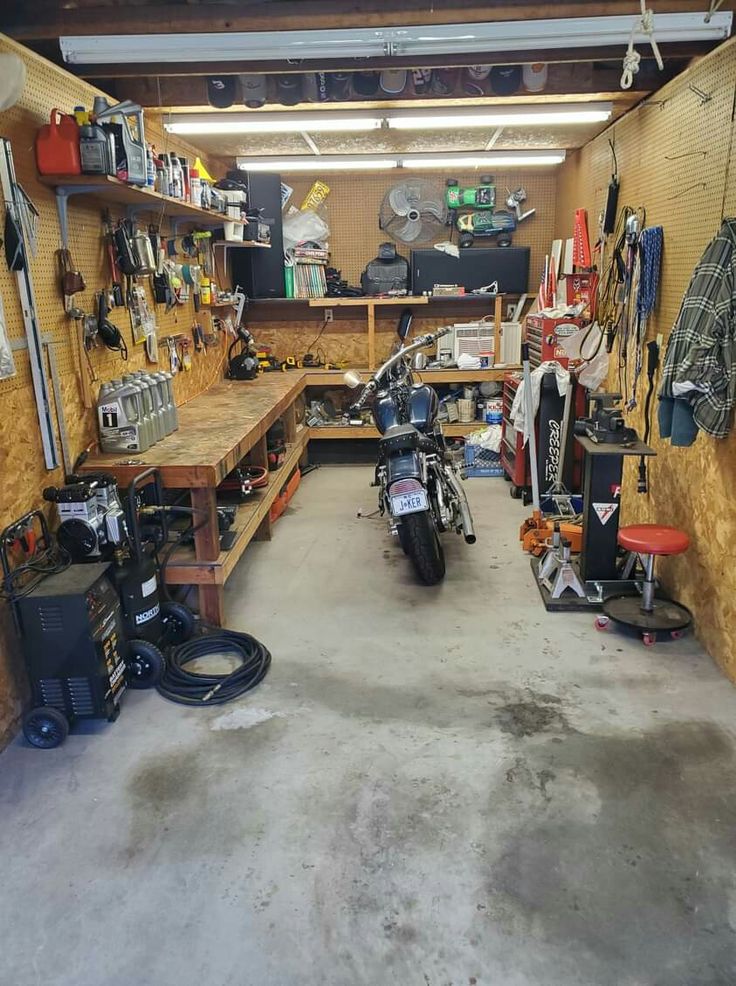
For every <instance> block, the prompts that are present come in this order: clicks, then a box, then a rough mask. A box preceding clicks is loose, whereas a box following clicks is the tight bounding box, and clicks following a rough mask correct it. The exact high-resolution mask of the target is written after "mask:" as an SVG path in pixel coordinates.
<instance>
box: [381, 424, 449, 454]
mask: <svg viewBox="0 0 736 986" xmlns="http://www.w3.org/2000/svg"><path fill="white" fill-rule="evenodd" d="M378 446H379V449H380V450H381V451H382V452H398V451H404V450H405V449H420V450H421V451H423V452H433V451H436V446H435V443H434V440H433V439H431V438H429V437H428V436H427V435H423V434H422V433H421V432H420V431H419V430H418V429H417V428H415V427H414V425H411V424H405V425H392V426H391V427H390V428H388V429H387V430H386V432H385V433H384V435H383V437H382V438H381V440H380V441H379V443H378Z"/></svg>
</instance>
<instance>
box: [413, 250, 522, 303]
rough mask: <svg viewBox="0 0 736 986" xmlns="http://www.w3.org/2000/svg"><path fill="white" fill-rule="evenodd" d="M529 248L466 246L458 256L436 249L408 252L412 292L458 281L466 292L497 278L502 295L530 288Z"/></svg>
mask: <svg viewBox="0 0 736 986" xmlns="http://www.w3.org/2000/svg"><path fill="white" fill-rule="evenodd" d="M529 253H530V250H529V247H515V246H510V247H487V248H484V247H466V249H464V250H461V251H460V256H459V258H455V257H451V256H449V255H448V254H446V253H441V252H440V251H439V250H434V249H431V250H412V251H411V281H412V294H414V295H420V294H423V293H424V292H425V291H431V290H432V288H433V287H434V285H435V284H458V285H460V286H462V287H464V288H465V290H466V291H473V290H475V289H476V288H482V287H484V286H485V285H486V284H491V283H492V282H493V281H498V290H499V292H500V293H504V294H524V293H525V292H527V291H528V290H529Z"/></svg>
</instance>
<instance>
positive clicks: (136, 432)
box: [97, 380, 150, 452]
mask: <svg viewBox="0 0 736 986" xmlns="http://www.w3.org/2000/svg"><path fill="white" fill-rule="evenodd" d="M97 423H98V426H99V430H100V446H101V448H102V451H103V452H145V451H146V449H148V448H150V442H149V440H148V432H147V431H146V428H145V425H144V422H143V402H142V394H141V390H140V388H139V387H138V386H136V385H135V384H124V383H123V381H122V380H110V381H109V382H108V383H103V384H102V386H101V387H100V393H99V397H98V399H97Z"/></svg>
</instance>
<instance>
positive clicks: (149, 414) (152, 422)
mask: <svg viewBox="0 0 736 986" xmlns="http://www.w3.org/2000/svg"><path fill="white" fill-rule="evenodd" d="M122 379H123V383H124V384H127V385H128V386H129V387H137V388H138V390H139V391H140V394H141V402H142V405H143V425H144V428H146V429H147V433H148V435H149V436H150V437H149V445H155V444H156V442H157V441H158V440H159V437H160V436H159V429H158V423H157V420H156V417H155V415H154V405H153V394H152V393H151V388H150V386H149V384H147V383H146V382H145V381H144V380H140V379H139V378H138V377H137V375H136V374H134V373H125V374H123V378H122Z"/></svg>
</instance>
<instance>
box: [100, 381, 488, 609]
mask: <svg viewBox="0 0 736 986" xmlns="http://www.w3.org/2000/svg"><path fill="white" fill-rule="evenodd" d="M504 372H505V369H504V368H500V367H496V368H493V369H490V370H469V371H461V370H435V371H433V370H423V371H422V373H421V377H422V379H423V381H424V382H426V383H433V382H434V383H449V382H470V381H475V380H492V379H502V378H503V374H504ZM367 375H368V374H367V372H366V374H365V376H366V379H367ZM341 384H342V371H340V370H291V371H289V372H287V373H270V374H262V375H260V376H259V377H257V378H256V379H255V380H250V381H239V380H235V381H222V382H220V383H217V384H215V385H214V386H213V387H211V388H210V389H209V390H208V391H207V392H206V393H204V394H201V395H200V396H199V397H196V398H194V400H192V401H190V402H189V403H188V404H185V405H184V406H183V407H180V408H179V429H178V431H175V432H174V433H173V434H172V435H169V436H168V437H167V438H164V439H162V440H161V441H160V442H157V443H156V444H155V445H154V446H152V448H150V449H148V451H146V452H144V453H143V454H142V455H140V456H131V457H126V456H125V455H123V454H113V455H96V456H91V457H90V458H89V459H88V460H87V462H86V463H85V464H84V466H83V469H84V470H86V471H88V472H98V471H105V472H110V473H112V474H113V475H114V476H115V478H116V479H117V481H118V482H119V483H120V485H121V486H124V485H127V484H128V483H130V481H131V480H132V479H133V478H134V477H135V476H137V475H139V474H140V473H141V472H143V471H144V470H146V469H149V468H151V467H155V468H156V469H158V470H159V472H160V474H161V481H162V483H163V485H164V486H165V487H167V488H169V489H188V490H189V491H190V496H191V503H192V507H193V508H194V510H195V511H197V513H196V514H195V518H194V519H195V524H197V523H199V522H200V521H201V520H202V519H204V520H205V521H206V522H205V523H204V524H203V526H202V527H201V528H200V529H199V530H197V531H196V532H195V534H194V547H193V548H189V547H187V548H182V549H181V550H180V551H177V552H176V554H175V555H174V556H173V557H172V559H171V562H170V563H169V564H168V565H167V567H166V581H167V583H168V584H170V585H196V586H197V589H198V592H199V610H200V614H201V615H202V617H203V619H205V620H207V621H209V622H210V623H214V624H217V625H221V624H222V623H223V622H224V618H225V613H224V586H225V582H226V581H227V579H228V577H229V576H230V574H231V573H232V571H233V569H234V568H235V565H236V564H237V562H238V560H239V558H240V557H241V555H242V554H243V552H244V551H245V549H246V547H247V546H248V544H249V542H250V541H252V540H270V537H271V525H270V520H269V511H270V508H271V504H272V503H273V501H274V500H275V499H276V497H277V495H278V493H279V491H280V489H281V486H282V484H283V482H284V481H285V480H286V478H288V476H289V473H290V472H291V471H292V470H293V469H294V467H295V466H296V465H297V464H298V463H299V461H300V459H302V458H303V456H304V452H305V449H306V447H307V443H308V442H309V441H310V438H311V439H314V438H355V437H362V438H375V437H377V435H378V433H377V432H376V431H375V429H373V428H370V427H367V426H366V428H365V429H364V430H363V429H356V428H340V427H334V428H329V429H324V434H321V433H320V432H322V431H323V430H322V429H316V428H312V429H309V428H307V427H305V426H303V425H299V424H297V415H296V408H295V402H296V401H297V399H298V398H299V397H300V395H301V394H302V393H303V391H304V390H305V388H306V387H310V386H323V387H324V386H325V385H327V386H340V385H341ZM279 420H282V421H283V423H284V431H285V438H286V445H287V452H286V460H285V462H284V465H283V466H282V467H281V469H279V470H278V472H276V473H272V474H271V475H270V483H269V485H268V487H267V488H266V489H265V490H264V491H259V493H257V494H254V495H253V498H252V499H250V500H247V501H246V502H245V503H242V504H240V505H239V507H238V512H237V518H236V522H235V528H234V530H235V534H236V537H235V541H234V543H233V545H232V547H231V548H230V549H229V550H228V551H220V540H219V533H218V524H217V486H218V484H219V483H220V482H222V480H223V479H224V478H225V477H226V476H227V475H228V473H230V472H231V471H232V470H233V469H234V468H235V466H237V465H238V463H239V462H240V461H241V460H242V459H243V458H244V457H245V456H246V455H248V454H250V461H251V462H252V463H253V464H254V465H259V466H264V467H266V468H267V467H268V460H267V452H266V432H267V431H268V429H269V428H270V427H271V425H273V424H274V423H275V422H276V421H279ZM476 426H477V424H476ZM450 427H452V426H450ZM464 429H466V430H470V428H469V426H464ZM356 432H360V433H359V434H358V435H356Z"/></svg>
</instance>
